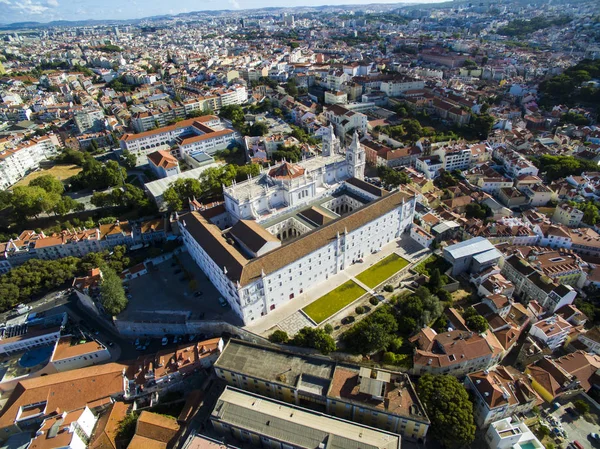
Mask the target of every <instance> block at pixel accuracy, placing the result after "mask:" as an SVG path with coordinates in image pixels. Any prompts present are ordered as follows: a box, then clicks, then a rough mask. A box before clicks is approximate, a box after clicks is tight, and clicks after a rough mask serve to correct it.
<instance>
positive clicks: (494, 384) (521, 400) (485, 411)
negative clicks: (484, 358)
mask: <svg viewBox="0 0 600 449" xmlns="http://www.w3.org/2000/svg"><path fill="white" fill-rule="evenodd" d="M465 386H466V388H467V389H468V390H471V391H472V392H473V397H474V398H475V401H474V404H473V405H474V407H473V415H474V418H475V423H476V424H477V426H478V427H480V428H482V429H485V428H486V427H487V426H488V425H490V424H491V423H492V422H494V421H498V420H500V419H504V418H509V417H511V416H513V415H517V414H520V413H528V412H530V411H531V410H532V409H533V407H535V406H537V405H539V404H540V403H542V402H543V401H542V398H541V397H540V396H539V395H538V394H537V393H536V391H535V390H534V389H533V387H532V386H531V383H530V382H529V380H528V379H527V376H525V375H524V374H523V373H521V372H520V371H519V370H517V369H515V368H513V367H511V366H498V367H496V368H494V369H493V370H489V371H488V370H485V371H477V372H474V373H471V374H468V375H467V377H466V378H465Z"/></svg>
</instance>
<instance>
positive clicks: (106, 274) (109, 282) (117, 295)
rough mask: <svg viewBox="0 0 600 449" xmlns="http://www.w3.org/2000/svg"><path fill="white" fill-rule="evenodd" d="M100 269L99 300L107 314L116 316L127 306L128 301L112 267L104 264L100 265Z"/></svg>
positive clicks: (119, 279) (121, 283)
mask: <svg viewBox="0 0 600 449" xmlns="http://www.w3.org/2000/svg"><path fill="white" fill-rule="evenodd" d="M101 270H102V283H101V284H100V298H101V299H100V302H101V303H102V307H104V310H106V312H107V313H108V314H110V315H112V316H116V315H118V314H119V313H121V312H122V311H123V310H125V307H127V302H128V301H127V297H126V296H125V290H124V289H123V282H122V281H121V278H120V277H119V276H118V275H117V273H116V272H115V271H114V270H113V269H112V268H109V267H108V266H106V265H105V266H103V267H101Z"/></svg>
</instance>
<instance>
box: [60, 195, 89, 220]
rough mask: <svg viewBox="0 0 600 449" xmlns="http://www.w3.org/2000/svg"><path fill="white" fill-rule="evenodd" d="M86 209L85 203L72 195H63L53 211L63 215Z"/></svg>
mask: <svg viewBox="0 0 600 449" xmlns="http://www.w3.org/2000/svg"><path fill="white" fill-rule="evenodd" d="M84 209H85V205H83V204H81V203H78V202H77V201H75V200H74V199H73V198H71V197H68V196H63V197H61V199H60V200H59V201H58V202H57V203H56V205H55V206H54V207H53V208H52V212H54V213H55V214H56V215H60V216H61V217H62V216H64V215H67V214H68V213H69V212H71V211H82V210H84Z"/></svg>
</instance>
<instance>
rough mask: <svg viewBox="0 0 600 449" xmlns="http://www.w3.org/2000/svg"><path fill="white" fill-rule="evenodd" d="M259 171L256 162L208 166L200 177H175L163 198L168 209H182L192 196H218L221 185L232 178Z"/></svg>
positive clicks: (254, 173)
mask: <svg viewBox="0 0 600 449" xmlns="http://www.w3.org/2000/svg"><path fill="white" fill-rule="evenodd" d="M259 173H260V165H258V164H247V165H241V166H240V165H234V164H227V165H224V166H222V167H214V168H209V169H208V170H205V171H204V172H202V174H201V175H200V179H177V180H176V181H175V182H173V183H172V184H171V185H170V186H169V187H168V188H167V190H165V192H164V194H163V198H164V201H165V202H166V203H167V204H168V206H169V209H170V210H182V209H183V208H184V207H185V206H186V205H187V202H188V200H190V199H192V198H195V199H197V200H200V201H211V200H214V199H217V198H220V197H221V195H222V192H223V185H226V186H229V185H231V183H232V182H233V180H236V181H243V180H245V179H247V177H248V176H257V175H258V174H259Z"/></svg>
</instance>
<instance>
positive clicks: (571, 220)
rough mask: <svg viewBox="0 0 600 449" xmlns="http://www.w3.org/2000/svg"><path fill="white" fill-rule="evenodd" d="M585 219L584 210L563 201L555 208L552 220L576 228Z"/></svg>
mask: <svg viewBox="0 0 600 449" xmlns="http://www.w3.org/2000/svg"><path fill="white" fill-rule="evenodd" d="M582 219H583V211H581V210H579V209H577V208H576V207H573V206H570V205H569V204H567V203H561V204H559V205H558V206H556V209H554V214H553V215H552V221H554V222H555V223H559V224H562V225H565V226H568V227H570V228H576V227H577V226H579V225H580V223H581V220H582Z"/></svg>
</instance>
